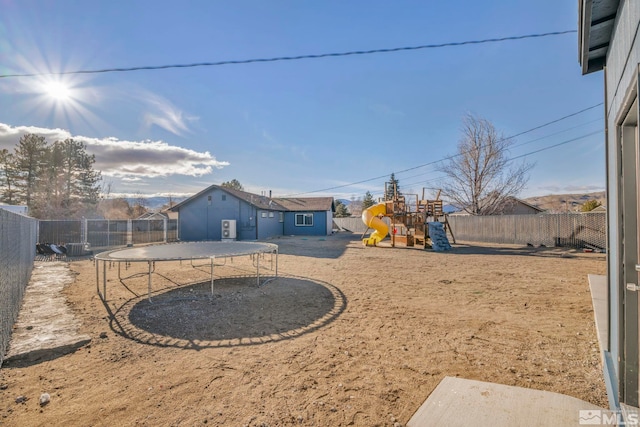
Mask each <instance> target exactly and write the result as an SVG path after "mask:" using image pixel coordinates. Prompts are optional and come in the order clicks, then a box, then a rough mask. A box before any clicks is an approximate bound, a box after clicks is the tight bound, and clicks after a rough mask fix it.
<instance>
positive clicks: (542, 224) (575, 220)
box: [449, 212, 607, 249]
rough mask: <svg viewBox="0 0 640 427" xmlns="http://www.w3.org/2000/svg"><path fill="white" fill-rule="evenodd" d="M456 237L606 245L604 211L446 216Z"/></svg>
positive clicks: (589, 246)
mask: <svg viewBox="0 0 640 427" xmlns="http://www.w3.org/2000/svg"><path fill="white" fill-rule="evenodd" d="M449 224H451V228H452V229H453V234H454V235H455V236H456V240H462V241H470V242H487V243H510V244H519V245H526V244H530V245H534V246H540V245H545V246H561V247H572V248H592V249H593V248H599V249H605V248H606V246H607V221H606V213H605V212H594V213H561V214H538V215H491V216H466V215H452V216H449Z"/></svg>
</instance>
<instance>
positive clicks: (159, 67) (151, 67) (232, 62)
mask: <svg viewBox="0 0 640 427" xmlns="http://www.w3.org/2000/svg"><path fill="white" fill-rule="evenodd" d="M576 32H577V30H565V31H553V32H548V33H536V34H525V35H520V36H509V37H499V38H492V39H482V40H466V41H462V42H448V43H439V44H425V45H419V46H404V47H392V48H386V49H371V50H354V51H348V52H333V53H319V54H309V55H297V56H277V57H273V58H253V59H239V60H226V61H217V62H196V63H192V64H167V65H147V66H139V67H124V68H102V69H97V70H75V71H60V72H46V73H28V74H27V73H25V74H1V75H0V78H9V77H37V76H63V75H68V74H98V73H115V72H127V71H141V70H164V69H168V68H194V67H216V66H221V65H238V64H253V63H257V62H278V61H297V60H301V59H319V58H329V57H340V56H354V55H371V54H374V53H391V52H401V51H407V50H421V49H437V48H443V47H454V46H464V45H473V44H484V43H499V42H505V41H512V40H523V39H532V38H541V37H551V36H560V35H563V34H572V33H576Z"/></svg>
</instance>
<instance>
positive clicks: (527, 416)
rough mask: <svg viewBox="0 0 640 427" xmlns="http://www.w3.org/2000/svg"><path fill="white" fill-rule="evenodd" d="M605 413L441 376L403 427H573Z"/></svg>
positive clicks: (548, 396) (553, 396) (546, 395)
mask: <svg viewBox="0 0 640 427" xmlns="http://www.w3.org/2000/svg"><path fill="white" fill-rule="evenodd" d="M608 413H609V411H606V410H604V409H602V408H599V407H598V406H596V405H593V404H591V403H589V402H585V401H583V400H580V399H576V398H574V397H570V396H566V395H563V394H559V393H552V392H549V391H541V390H533V389H529V388H522V387H514V386H507V385H502V384H495V383H487V382H482V381H475V380H467V379H464V378H454V377H445V378H444V379H443V380H442V381H441V382H440V384H438V386H437V387H436V388H435V390H433V392H432V393H431V395H430V396H429V397H428V398H427V400H426V401H425V402H424V403H423V404H422V406H421V407H420V408H419V409H418V410H417V411H416V413H415V414H414V415H413V417H411V419H410V420H409V422H408V423H407V427H431V426H434V427H435V426H438V427H439V426H448V427H456V426H460V427H463V426H464V427H468V426H493V427H502V426H505V427H506V426H509V427H513V426H523V427H525V426H526V427H529V426H557V427H562V426H572V427H573V426H577V425H580V424H584V423H586V424H593V423H591V422H590V421H592V420H594V419H596V418H597V417H598V416H600V417H602V414H607V416H608Z"/></svg>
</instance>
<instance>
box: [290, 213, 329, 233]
mask: <svg viewBox="0 0 640 427" xmlns="http://www.w3.org/2000/svg"><path fill="white" fill-rule="evenodd" d="M306 213H310V214H313V225H312V226H297V225H296V214H306ZM284 234H285V235H302V236H326V235H327V234H330V233H327V212H324V211H322V212H320V211H309V212H285V214H284Z"/></svg>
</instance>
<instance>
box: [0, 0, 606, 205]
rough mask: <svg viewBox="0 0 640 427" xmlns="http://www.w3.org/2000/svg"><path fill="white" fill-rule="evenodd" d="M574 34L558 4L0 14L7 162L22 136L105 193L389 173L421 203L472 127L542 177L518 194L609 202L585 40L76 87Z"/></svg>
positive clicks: (287, 0)
mask: <svg viewBox="0 0 640 427" xmlns="http://www.w3.org/2000/svg"><path fill="white" fill-rule="evenodd" d="M577 22H578V18H577V3H576V2H575V1H557V0H539V1H535V2H532V1H524V0H512V1H508V2H505V1H498V0H486V1H482V2H477V1H470V0H466V1H462V0H451V1H446V2H443V1H435V0H433V1H431V0H420V1H403V0H398V1H393V2H390V1H379V0H353V1H348V2H345V1H338V0H323V1H318V2H310V1H309V2H302V1H294V0H271V1H264V0H255V1H247V0H236V1H218V0H208V1H207V0H204V1H183V2H176V1H164V0H148V1H147V0H137V1H126V2H125V1H109V2H107V1H82V0H78V1H71V0H55V1H48V0H0V76H2V77H0V148H7V149H9V150H10V151H12V150H13V149H14V148H15V146H16V145H17V143H18V141H19V139H20V136H21V135H24V134H25V133H37V134H42V135H44V136H45V137H46V138H47V140H48V141H50V142H53V141H55V140H63V139H66V138H73V139H76V140H79V141H82V142H84V143H85V144H86V147H87V151H88V152H89V153H91V154H95V156H96V163H95V165H94V166H95V168H96V169H98V170H100V171H101V173H102V177H103V185H104V187H105V190H107V189H108V191H109V192H110V194H111V195H112V196H113V195H147V196H167V197H169V196H172V197H183V196H188V195H192V194H194V193H197V192H199V191H201V190H203V189H204V188H206V187H208V186H209V185H211V184H221V183H223V182H225V181H230V180H232V179H237V180H238V181H240V183H241V184H242V185H243V186H244V188H245V190H247V191H250V192H254V193H256V194H268V193H269V192H271V194H272V195H273V196H274V197H283V196H298V197H313V196H333V197H337V198H343V199H358V198H362V197H364V194H365V193H366V192H367V191H369V192H371V193H372V194H373V195H374V197H377V196H381V195H382V193H383V192H384V183H385V181H388V180H389V177H390V175H391V173H394V175H395V177H396V179H398V181H399V185H400V188H401V190H402V191H403V192H405V193H416V194H422V192H423V189H424V191H425V192H426V194H427V196H428V197H429V196H430V195H433V194H434V193H435V192H436V191H437V189H438V186H439V184H440V183H441V182H442V180H443V179H445V178H444V176H443V174H442V172H439V171H438V165H439V164H441V163H438V162H439V161H441V160H443V159H445V158H446V157H447V156H450V155H454V154H455V153H456V151H457V144H458V141H459V139H460V137H461V126H462V119H463V117H464V116H465V114H473V115H476V116H478V117H482V118H485V119H487V120H489V121H491V122H492V123H493V124H494V125H495V127H496V128H497V129H498V130H499V131H500V132H501V133H502V134H503V135H504V136H505V137H511V136H514V135H518V136H516V137H515V138H514V139H513V145H512V146H511V149H510V151H509V153H508V155H509V157H510V158H513V159H514V160H513V162H522V161H526V162H528V163H532V164H534V167H533V168H532V170H531V173H530V179H529V182H528V185H527V187H526V189H525V190H524V191H523V192H522V193H521V194H520V196H521V197H531V196H542V195H547V194H562V193H579V192H592V191H602V190H604V186H605V157H604V120H603V116H604V107H603V106H602V105H601V103H602V101H603V94H604V89H603V75H602V73H601V72H598V73H593V74H590V75H587V76H582V74H581V70H580V66H579V63H578V47H577V44H578V36H577V33H575V32H573V33H569V34H563V35H556V36H546V37H535V38H525V39H520V40H508V41H502V42H493V43H473V44H465V45H459V46H446V47H439V48H425V49H416V50H403V51H397V52H387V53H375V54H366V55H350V56H337V57H323V58H317V59H301V60H289V61H272V62H251V63H243V64H228V65H218V66H201V67H181V68H167V69H156V70H136V71H120V72H101V73H75V72H77V71H93V70H105V69H114V68H133V67H145V66H163V65H184V64H193V63H204V62H206V63H214V62H220V61H243V60H250V59H261V58H274V57H283V56H287V57H289V56H299V55H315V54H326V53H341V52H351V51H363V50H379V49H391V48H398V47H411V46H424V45H438V44H448V43H458V42H465V41H479V40H486V39H495V38H503V37H514V36H523V35H531V34H543V33H548V32H560V31H567V30H577ZM61 72H64V73H69V74H64V75H59V74H58V75H56V74H54V75H50V74H47V73H61ZM16 74H35V76H22V77H11V75H16ZM567 116H570V117H567ZM564 117H567V118H564ZM563 118H564V119H563ZM559 119H562V120H559ZM554 121H556V122H555V123H551V122H554ZM549 123H551V124H549ZM544 125H546V126H544ZM535 128H538V129H535Z"/></svg>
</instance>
